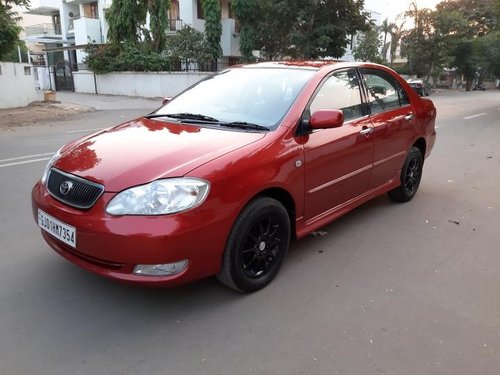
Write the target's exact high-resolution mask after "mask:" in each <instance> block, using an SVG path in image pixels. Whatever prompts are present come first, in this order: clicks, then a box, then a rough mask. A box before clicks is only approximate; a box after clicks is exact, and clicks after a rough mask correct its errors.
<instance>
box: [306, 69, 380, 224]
mask: <svg viewBox="0 0 500 375" xmlns="http://www.w3.org/2000/svg"><path fill="white" fill-rule="evenodd" d="M319 109H340V110H342V111H343V113H344V125H343V126H341V127H340V128H335V129H322V130H316V131H314V132H312V133H311V134H309V136H308V139H307V141H306V142H305V145H304V152H305V219H306V221H314V220H316V219H320V218H321V217H323V216H325V215H328V214H329V213H331V212H333V211H334V210H335V209H336V208H340V207H341V206H342V204H343V203H345V202H347V201H349V200H351V199H353V198H355V197H357V196H359V195H360V194H362V193H364V192H366V191H367V190H368V187H369V182H370V176H371V168H372V161H373V160H372V159H373V134H372V132H373V128H372V125H371V121H370V119H369V117H368V116H367V115H365V113H364V109H363V105H362V101H361V91H360V85H359V78H358V75H357V74H356V71H355V70H354V69H351V70H343V71H339V72H334V73H333V74H331V75H330V76H329V77H327V78H326V79H325V80H324V81H323V83H322V86H321V87H320V89H319V90H318V91H317V92H316V94H315V97H314V99H313V100H312V102H311V104H310V107H309V111H310V113H311V114H312V113H314V112H315V111H317V110H319Z"/></svg>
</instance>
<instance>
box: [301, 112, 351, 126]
mask: <svg viewBox="0 0 500 375" xmlns="http://www.w3.org/2000/svg"><path fill="white" fill-rule="evenodd" d="M343 123H344V113H343V112H342V111H340V110H338V109H320V110H318V111H316V112H314V113H313V115H312V116H311V120H309V126H310V127H311V128H313V129H332V128H339V127H341V126H342V124H343Z"/></svg>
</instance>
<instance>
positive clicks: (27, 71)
mask: <svg viewBox="0 0 500 375" xmlns="http://www.w3.org/2000/svg"><path fill="white" fill-rule="evenodd" d="M24 75H25V76H30V75H31V68H30V67H29V66H25V67H24Z"/></svg>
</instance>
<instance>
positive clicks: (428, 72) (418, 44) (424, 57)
mask: <svg viewBox="0 0 500 375" xmlns="http://www.w3.org/2000/svg"><path fill="white" fill-rule="evenodd" d="M407 16H408V17H411V18H413V20H414V25H415V27H414V28H413V29H410V30H408V31H407V32H406V33H405V35H404V38H403V40H404V44H405V46H406V52H407V55H408V60H409V70H410V73H413V74H417V75H418V76H419V77H424V79H425V80H427V81H428V80H429V79H430V77H431V76H433V75H435V73H436V72H439V71H441V70H442V68H443V66H444V65H445V63H446V62H447V59H446V55H447V50H446V41H445V38H444V37H443V34H442V33H441V30H440V29H439V27H438V24H439V18H438V17H439V15H438V14H437V12H435V11H432V10H430V9H420V10H419V9H418V8H417V7H416V6H415V7H414V9H412V10H410V11H408V12H407Z"/></svg>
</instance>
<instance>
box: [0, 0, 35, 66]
mask: <svg viewBox="0 0 500 375" xmlns="http://www.w3.org/2000/svg"><path fill="white" fill-rule="evenodd" d="M14 5H24V6H28V5H29V0H0V60H2V59H4V58H6V56H7V55H9V54H11V53H12V52H13V50H14V49H15V48H16V47H17V45H18V42H19V33H20V32H21V30H22V29H21V27H20V26H18V25H17V21H18V20H19V17H18V16H17V14H16V12H14V10H13V6H14Z"/></svg>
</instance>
